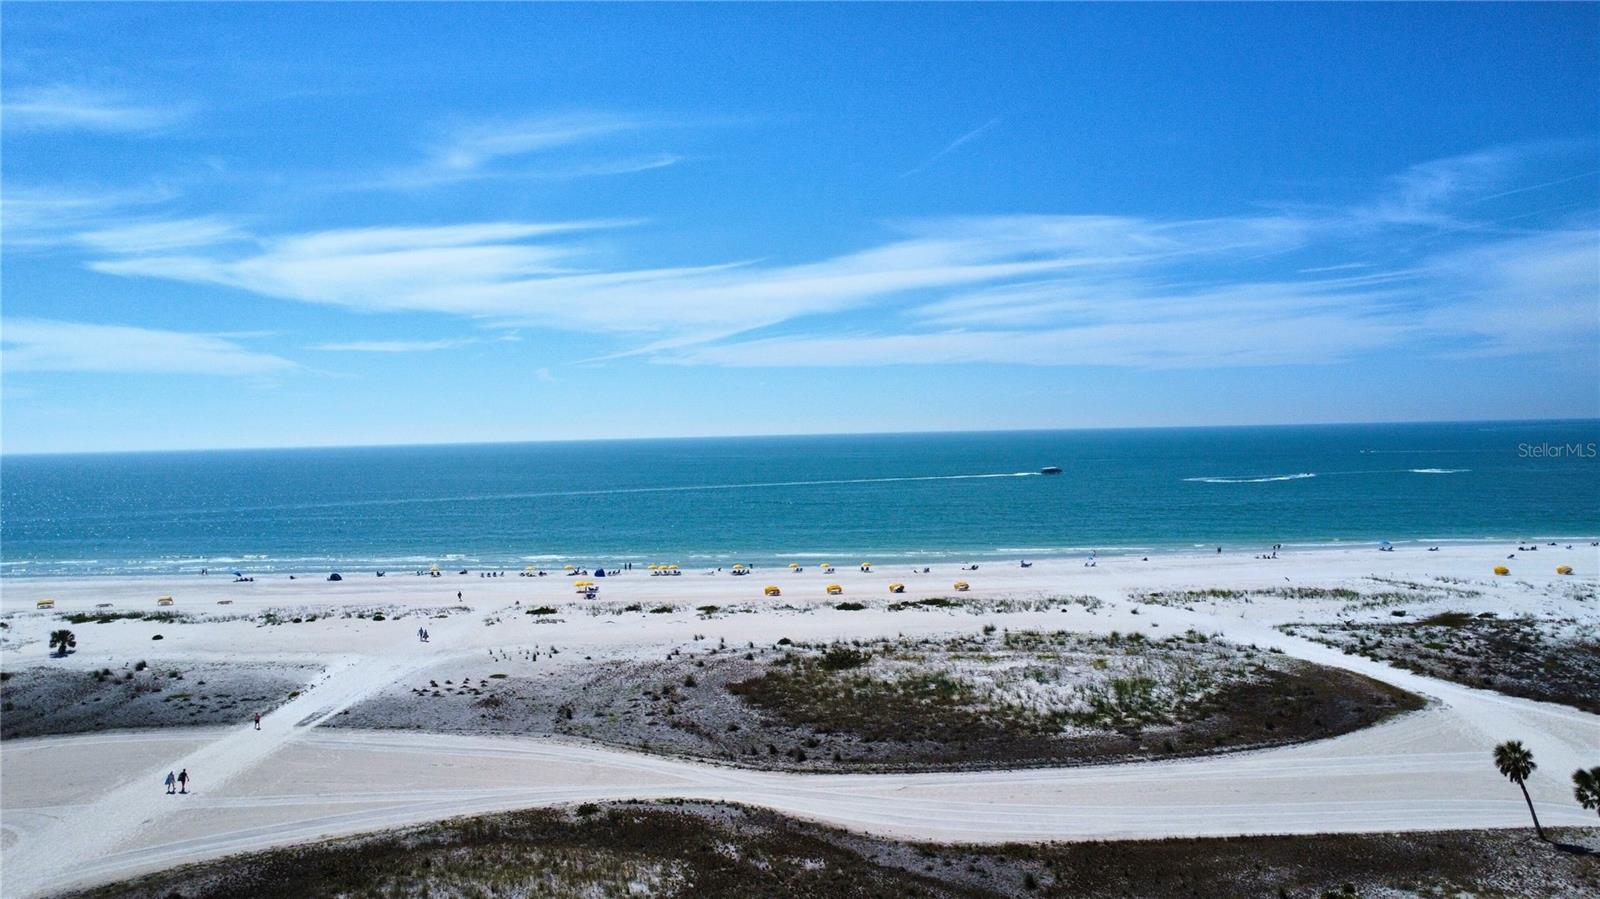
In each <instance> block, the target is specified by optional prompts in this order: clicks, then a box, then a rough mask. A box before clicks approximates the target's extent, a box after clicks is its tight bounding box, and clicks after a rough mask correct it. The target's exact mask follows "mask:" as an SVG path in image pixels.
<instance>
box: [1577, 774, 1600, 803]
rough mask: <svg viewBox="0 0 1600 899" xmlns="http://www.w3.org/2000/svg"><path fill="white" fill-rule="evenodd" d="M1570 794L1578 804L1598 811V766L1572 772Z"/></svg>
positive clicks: (1599, 780) (1599, 799) (1599, 783)
mask: <svg viewBox="0 0 1600 899" xmlns="http://www.w3.org/2000/svg"><path fill="white" fill-rule="evenodd" d="M1572 795H1573V796H1574V797H1576V798H1577V800H1578V804H1579V805H1581V806H1583V807H1584V808H1592V809H1594V810H1595V811H1597V812H1600V767H1595V768H1590V769H1589V770H1587V771H1585V770H1583V769H1582V768H1579V769H1578V770H1576V771H1574V772H1572Z"/></svg>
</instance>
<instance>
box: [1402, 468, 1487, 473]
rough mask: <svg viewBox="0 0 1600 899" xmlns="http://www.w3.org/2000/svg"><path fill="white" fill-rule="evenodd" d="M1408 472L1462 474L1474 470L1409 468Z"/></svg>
mask: <svg viewBox="0 0 1600 899" xmlns="http://www.w3.org/2000/svg"><path fill="white" fill-rule="evenodd" d="M1406 470H1407V471H1409V472H1411V473H1412V474H1461V473H1462V472H1464V471H1471V470H1472V469H1470V468H1408V469H1406Z"/></svg>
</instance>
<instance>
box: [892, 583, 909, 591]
mask: <svg viewBox="0 0 1600 899" xmlns="http://www.w3.org/2000/svg"><path fill="white" fill-rule="evenodd" d="M889 592H890V593H904V592H906V585H905V584H890V585H889Z"/></svg>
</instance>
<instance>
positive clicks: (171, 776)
mask: <svg viewBox="0 0 1600 899" xmlns="http://www.w3.org/2000/svg"><path fill="white" fill-rule="evenodd" d="M177 782H178V776H177V775H176V774H173V773H172V772H171V771H168V772H167V795H168V796H171V795H172V794H173V793H175V792H177V790H176V789H175V788H174V787H173V784H175V783H177Z"/></svg>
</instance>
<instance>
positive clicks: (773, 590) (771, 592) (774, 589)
mask: <svg viewBox="0 0 1600 899" xmlns="http://www.w3.org/2000/svg"><path fill="white" fill-rule="evenodd" d="M761 592H762V593H764V594H766V595H767V596H782V595H783V591H782V590H779V589H778V585H777V584H768V585H767V586H766V587H763V588H762V590H761Z"/></svg>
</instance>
